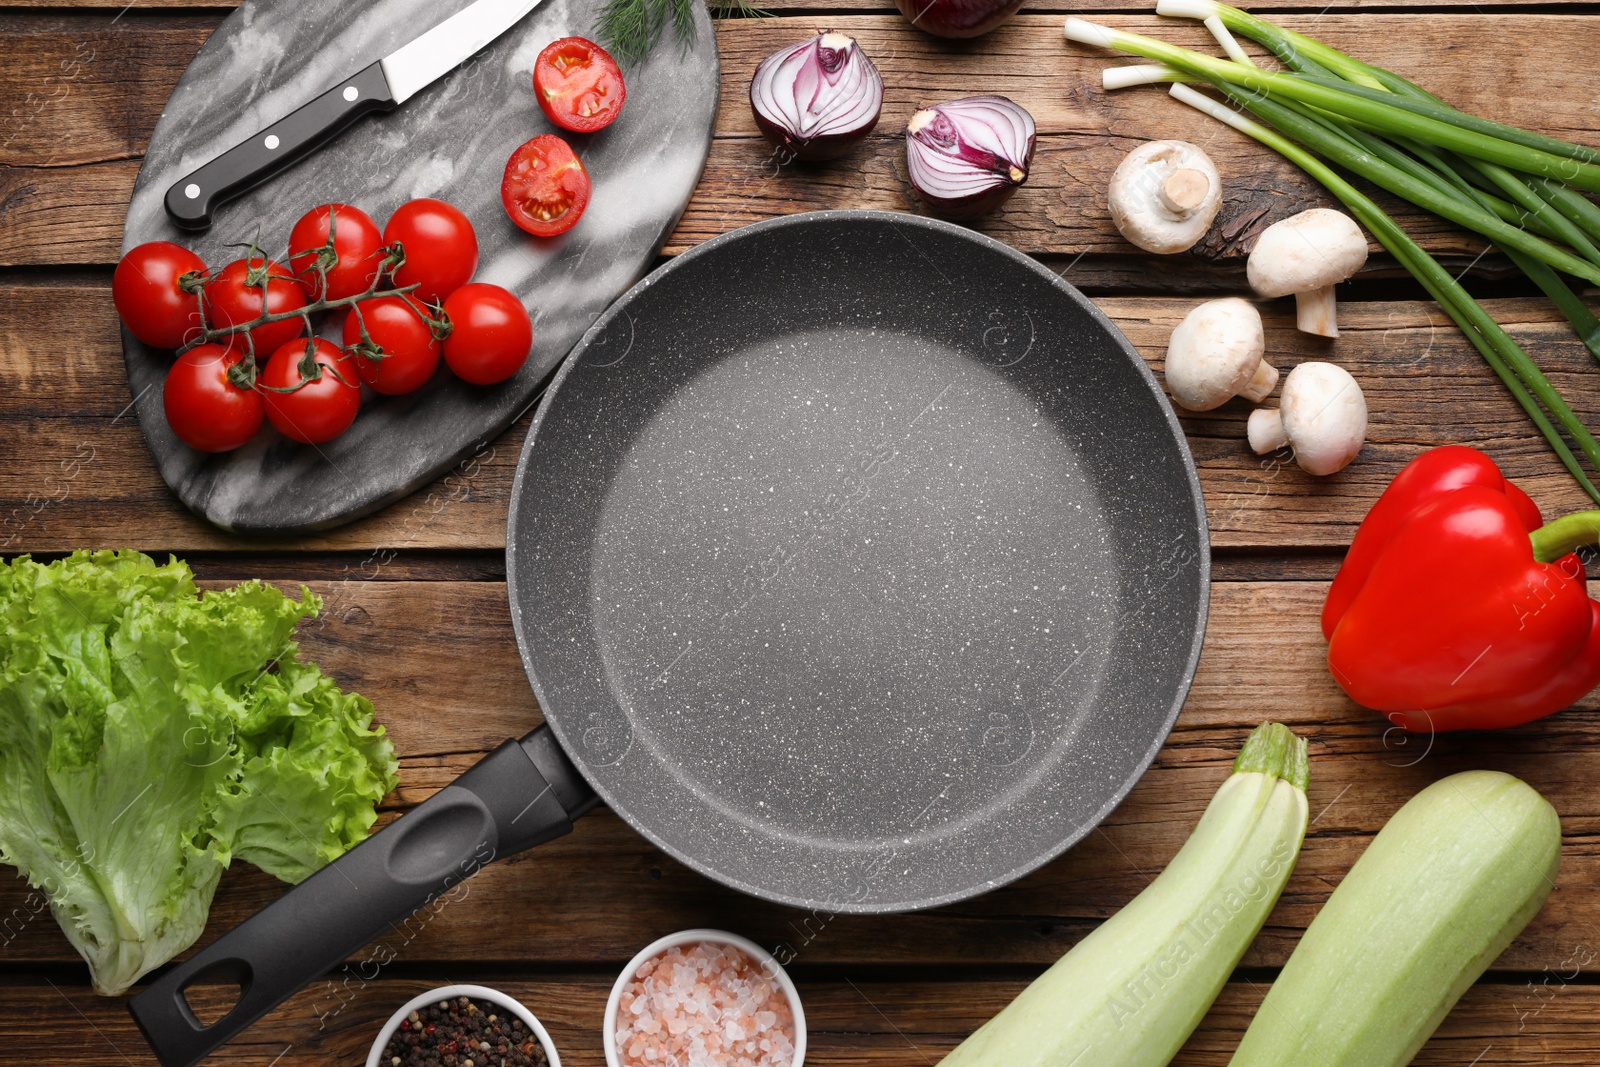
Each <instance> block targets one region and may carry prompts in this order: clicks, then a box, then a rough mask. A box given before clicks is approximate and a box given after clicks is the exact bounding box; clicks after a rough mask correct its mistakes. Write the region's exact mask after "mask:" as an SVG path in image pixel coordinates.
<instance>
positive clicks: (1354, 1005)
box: [1230, 771, 1561, 1067]
mask: <svg viewBox="0 0 1600 1067" xmlns="http://www.w3.org/2000/svg"><path fill="white" fill-rule="evenodd" d="M1560 859H1561V823H1560V820H1559V819H1558V818H1557V817H1556V812H1555V809H1554V808H1552V807H1551V806H1550V804H1549V802H1548V801H1546V800H1545V799H1544V797H1542V796H1540V795H1539V794H1538V793H1537V792H1536V791H1535V790H1534V789H1533V788H1532V787H1531V786H1529V785H1528V784H1526V783H1525V782H1522V781H1520V780H1518V779H1516V778H1513V777H1511V775H1509V774H1501V773H1500V772H1499V771H1467V772H1466V773H1464V774H1454V775H1451V776H1450V777H1448V778H1445V779H1442V780H1440V781H1438V782H1435V783H1434V784H1433V785H1430V786H1429V787H1428V788H1426V789H1424V790H1423V791H1422V792H1420V793H1418V794H1417V795H1416V796H1414V797H1412V798H1411V799H1410V800H1409V801H1408V802H1407V803H1406V804H1405V806H1404V807H1402V808H1401V809H1400V810H1399V811H1398V812H1396V813H1395V815H1394V818H1392V819H1390V820H1389V823H1388V825H1387V826H1385V827H1384V828H1383V829H1382V830H1380V831H1379V832H1378V836H1377V837H1375V838H1373V840H1372V844H1370V845H1368V846H1367V851H1366V852H1365V853H1363V854H1362V856H1361V858H1360V859H1359V860H1357V861H1356V864H1355V866H1354V867H1352V868H1351V869H1350V873H1349V874H1348V875H1346V876H1345V879H1344V881H1343V882H1340V883H1339V886H1338V888H1337V889H1335V890H1334V891H1333V895H1332V896H1330V897H1329V898H1328V903H1327V904H1326V905H1324V906H1323V909H1322V911H1321V912H1319V913H1318V914H1317V917H1316V918H1315V919H1313V920H1312V922H1311V925H1310V926H1309V927H1307V929H1306V932H1305V935H1304V936H1303V937H1301V939H1300V944H1299V945H1297V946H1295V950H1294V952H1293V953H1292V954H1291V955H1290V957H1289V962H1288V963H1287V964H1285V965H1284V968H1283V973H1282V974H1280V975H1279V976H1278V980H1277V981H1276V982H1274V983H1273V984H1272V989H1271V990H1270V991H1268V993H1267V998H1266V1000H1265V1001H1264V1002H1263V1003H1262V1005H1261V1008H1260V1010H1259V1011H1257V1012H1256V1016H1255V1019H1254V1020H1252V1021H1251V1023H1250V1029H1249V1030H1247V1031H1246V1032H1245V1035H1244V1040H1243V1041H1242V1042H1241V1043H1240V1045H1239V1048H1238V1050H1237V1051H1236V1052H1235V1053H1234V1054H1233V1059H1232V1060H1231V1061H1230V1064H1231V1067H1290V1065H1296V1067H1300V1065H1305V1064H1315V1065H1317V1067H1401V1065H1403V1064H1407V1063H1410V1062H1411V1058H1412V1057H1413V1056H1415V1055H1416V1054H1417V1050H1418V1049H1420V1048H1421V1047H1422V1045H1423V1043H1424V1042H1426V1041H1427V1040H1428V1037H1429V1036H1430V1035H1431V1034H1432V1033H1433V1031H1434V1030H1435V1029H1437V1028H1438V1026H1439V1023H1440V1022H1441V1021H1443V1019H1444V1017H1445V1015H1446V1014H1447V1013H1448V1012H1449V1011H1450V1009H1451V1007H1453V1006H1454V1005H1455V1002H1456V1001H1457V1000H1458V999H1459V998H1460V997H1461V994H1462V993H1464V992H1466V991H1467V987H1469V986H1470V985H1472V983H1473V982H1475V981H1477V979H1478V976H1479V975H1480V974H1482V973H1483V972H1484V970H1485V968H1487V967H1488V966H1489V964H1491V963H1493V962H1494V959H1495V957H1496V956H1498V955H1500V953H1501V952H1502V951H1503V950H1504V949H1505V947H1506V946H1507V945H1509V944H1510V943H1511V939H1512V938H1514V937H1516V936H1517V934H1518V933H1519V932H1520V931H1521V930H1522V928H1523V927H1524V926H1526V925H1527V924H1528V920H1529V919H1531V918H1533V916H1534V915H1535V914H1536V913H1537V912H1538V910H1539V908H1540V907H1541V906H1542V905H1543V904H1544V899H1545V897H1547V896H1549V895H1550V890H1551V888H1552V887H1553V886H1554V885H1555V877H1556V867H1557V865H1558V864H1559V862H1560Z"/></svg>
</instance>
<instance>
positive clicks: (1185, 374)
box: [1166, 296, 1267, 411]
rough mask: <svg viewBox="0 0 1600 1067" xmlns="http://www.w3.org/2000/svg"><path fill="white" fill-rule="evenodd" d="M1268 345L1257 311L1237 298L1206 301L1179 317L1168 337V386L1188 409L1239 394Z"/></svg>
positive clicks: (1209, 405)
mask: <svg viewBox="0 0 1600 1067" xmlns="http://www.w3.org/2000/svg"><path fill="white" fill-rule="evenodd" d="M1266 350H1267V342H1266V336H1265V335H1264V334H1263V332H1262V329H1261V313H1260V312H1259V311H1257V310H1256V309H1255V305H1254V304H1252V303H1250V302H1249V301H1248V300H1241V299H1240V298H1239V297H1236V296H1230V297H1224V298H1223V299H1221V300H1207V301H1206V302H1205V303H1204V304H1200V305H1198V306H1196V307H1195V308H1194V309H1193V310H1191V311H1190V312H1189V314H1187V315H1185V316H1184V317H1183V321H1182V322H1180V323H1178V326H1177V328H1176V329H1175V330H1173V331H1172V339H1171V340H1169V341H1168V342H1167V367H1166V376H1167V389H1168V390H1170V391H1171V393H1172V399H1174V400H1176V401H1177V402H1178V403H1179V404H1181V405H1182V406H1183V407H1186V408H1188V409H1189V410H1190V411H1210V410H1211V409H1212V408H1214V407H1219V406H1221V405H1222V404H1224V403H1226V402H1227V400H1228V398H1229V397H1233V396H1237V395H1238V394H1239V391H1240V390H1242V389H1243V388H1244V387H1245V385H1246V384H1247V383H1248V382H1249V381H1250V378H1251V376H1252V375H1253V374H1255V372H1256V368H1257V367H1259V366H1260V365H1261V357H1262V355H1263V353H1265V352H1266Z"/></svg>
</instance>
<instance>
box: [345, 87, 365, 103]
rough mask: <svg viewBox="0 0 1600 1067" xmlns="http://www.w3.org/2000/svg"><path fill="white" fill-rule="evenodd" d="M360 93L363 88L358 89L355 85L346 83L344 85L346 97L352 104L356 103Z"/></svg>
mask: <svg viewBox="0 0 1600 1067" xmlns="http://www.w3.org/2000/svg"><path fill="white" fill-rule="evenodd" d="M360 95H361V90H359V89H357V88H356V87H355V86H354V85H346V86H345V87H344V98H345V99H346V100H348V101H350V102H351V103H352V104H353V103H355V99H356V97H358V96H360Z"/></svg>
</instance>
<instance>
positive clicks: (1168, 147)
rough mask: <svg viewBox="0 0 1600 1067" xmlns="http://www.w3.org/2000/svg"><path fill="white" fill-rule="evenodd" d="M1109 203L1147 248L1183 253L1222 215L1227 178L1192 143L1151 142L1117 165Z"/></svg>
mask: <svg viewBox="0 0 1600 1067" xmlns="http://www.w3.org/2000/svg"><path fill="white" fill-rule="evenodd" d="M1106 202H1107V204H1108V205H1109V206H1110V208H1111V221H1112V222H1114V223H1116V224H1117V229H1118V230H1119V231H1120V232H1121V233H1122V236H1124V237H1126V238H1127V239H1128V240H1129V241H1132V242H1133V243H1134V244H1136V245H1138V246H1139V247H1140V248H1142V249H1144V250H1145V251H1146V252H1160V253H1163V254H1166V253H1169V252H1183V251H1186V250H1188V249H1190V248H1193V247H1194V244H1195V242H1196V241H1198V240H1200V238H1202V237H1204V236H1205V234H1206V231H1207V230H1209V229H1210V228H1211V222H1212V220H1213V219H1215V218H1216V217H1217V209H1218V208H1219V207H1221V206H1222V177H1221V175H1219V174H1218V173H1217V168H1216V165H1215V164H1214V163H1212V162H1211V158H1210V157H1209V156H1207V155H1206V154H1205V153H1204V152H1202V151H1201V150H1200V149H1198V148H1196V147H1195V146H1194V145H1192V144H1189V143H1188V142H1187V141H1146V142H1145V143H1144V144H1142V145H1140V146H1139V147H1138V148H1135V149H1134V150H1133V151H1132V152H1129V153H1128V154H1127V155H1126V156H1125V157H1123V160H1122V162H1121V163H1119V164H1117V169H1116V170H1115V171H1114V172H1113V173H1112V175H1111V186H1110V188H1109V189H1108V190H1107V191H1106Z"/></svg>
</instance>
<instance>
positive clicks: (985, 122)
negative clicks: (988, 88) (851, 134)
mask: <svg viewBox="0 0 1600 1067" xmlns="http://www.w3.org/2000/svg"><path fill="white" fill-rule="evenodd" d="M1036 133H1037V129H1036V127H1035V126H1034V123H1033V116H1032V115H1030V114H1028V112H1027V111H1026V110H1025V109H1024V108H1023V107H1022V105H1020V104H1017V103H1014V102H1013V101H1011V100H1008V99H1006V98H1005V97H1003V96H969V97H967V98H966V99H965V100H954V101H951V102H950V103H948V104H935V105H933V106H932V107H926V108H923V109H922V110H921V111H919V112H917V113H916V114H915V115H912V116H911V121H910V122H909V123H908V124H907V125H906V166H907V169H908V170H909V171H910V173H911V184H912V185H914V186H916V188H917V192H919V193H921V194H922V197H923V199H924V200H926V201H927V202H928V205H929V206H930V207H931V208H933V210H934V211H935V212H936V213H938V214H940V215H944V216H945V217H946V218H952V219H970V218H976V217H977V216H979V215H983V214H985V213H987V212H990V211H993V210H994V209H995V208H997V207H999V206H1000V205H1001V204H1003V203H1005V202H1006V201H1007V200H1009V199H1010V198H1011V194H1012V193H1014V192H1016V191H1017V187H1018V186H1019V185H1021V184H1022V183H1023V182H1025V181H1027V180H1028V166H1029V165H1030V164H1031V163H1032V162H1033V144H1034V140H1035V136H1036Z"/></svg>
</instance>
